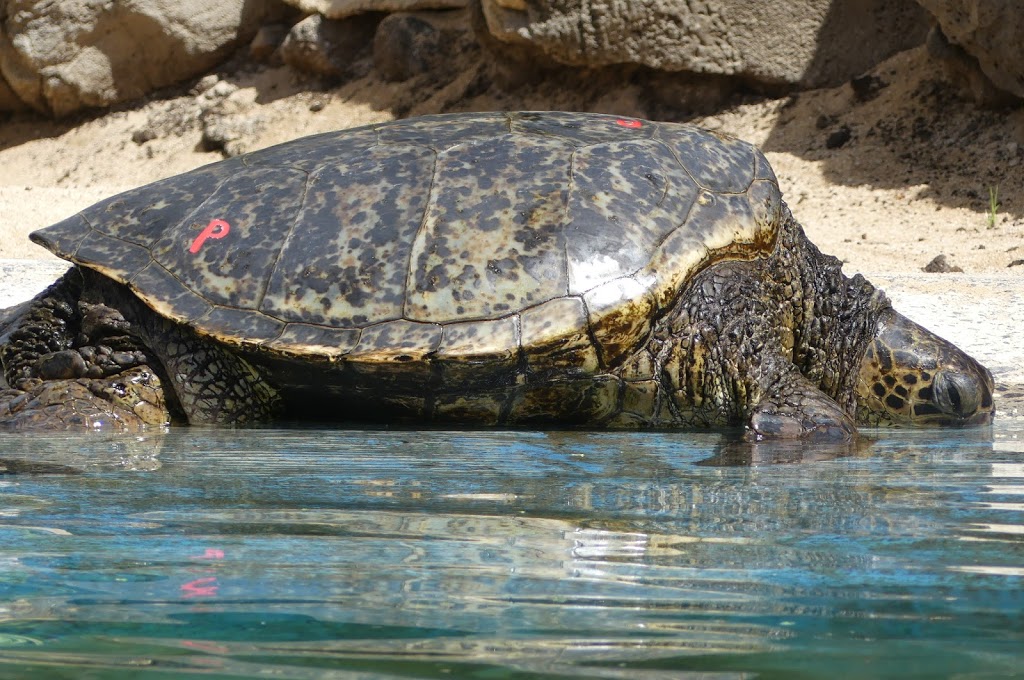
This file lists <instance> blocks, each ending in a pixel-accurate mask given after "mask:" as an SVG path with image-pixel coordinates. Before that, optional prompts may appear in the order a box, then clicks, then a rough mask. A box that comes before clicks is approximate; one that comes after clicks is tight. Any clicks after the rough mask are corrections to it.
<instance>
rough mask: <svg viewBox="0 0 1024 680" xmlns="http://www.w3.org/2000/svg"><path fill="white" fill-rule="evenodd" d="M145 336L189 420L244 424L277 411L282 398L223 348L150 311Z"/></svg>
mask: <svg viewBox="0 0 1024 680" xmlns="http://www.w3.org/2000/svg"><path fill="white" fill-rule="evenodd" d="M148 322H149V323H147V324H144V325H145V326H147V329H146V330H147V340H148V341H149V344H150V345H151V346H152V347H153V348H154V351H155V352H156V353H157V355H158V356H159V358H160V361H161V363H162V364H163V367H164V370H165V371H166V372H167V375H168V377H169V378H170V380H171V382H172V384H173V389H174V391H175V394H176V396H177V401H178V404H179V406H180V407H181V410H182V411H183V412H184V414H185V417H186V418H188V421H189V423H191V424H193V425H196V424H200V423H203V424H222V425H230V424H244V423H256V422H265V421H269V420H271V419H272V418H273V416H275V415H278V413H279V411H280V410H281V398H280V396H279V395H278V393H277V390H275V389H274V388H273V387H272V386H271V385H270V384H269V383H267V381H266V380H265V379H264V378H263V376H262V375H261V374H260V372H259V371H258V370H257V369H256V368H255V367H254V366H253V365H252V364H250V363H249V362H248V361H246V360H245V359H243V358H242V357H240V356H238V355H237V354H234V353H233V352H231V351H230V350H228V349H227V348H225V347H223V346H221V345H218V344H216V343H212V342H210V341H208V340H207V341H204V340H202V339H201V338H199V337H198V336H197V335H196V334H195V332H193V331H192V330H191V329H189V328H187V327H185V326H182V325H180V324H176V323H174V322H172V321H168V320H166V319H164V318H162V317H158V316H156V315H155V314H154V315H150V318H149V319H148Z"/></svg>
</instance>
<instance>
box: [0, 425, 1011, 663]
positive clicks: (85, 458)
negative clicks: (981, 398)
mask: <svg viewBox="0 0 1024 680" xmlns="http://www.w3.org/2000/svg"><path fill="white" fill-rule="evenodd" d="M868 435H869V436H870V437H871V438H872V439H873V440H874V441H873V442H871V443H870V445H866V446H863V447H860V448H858V449H856V450H853V451H838V452H829V451H824V452H822V451H810V452H808V451H802V450H799V449H793V448H772V447H765V448H761V449H757V450H754V451H751V450H749V449H743V448H742V447H736V446H730V445H726V444H724V443H723V442H724V440H723V438H722V437H721V436H719V435H714V434H696V435H695V434H597V433H594V434H591V433H586V434H580V433H565V432H546V433H544V432H439V431H429V432H418V431H351V430H349V431H324V430H240V431H231V430H176V431H174V432H172V433H169V434H164V435H151V436H146V437H141V438H139V437H109V436H87V437H81V436H79V437H49V438H42V437H38V436H33V437H25V436H14V435H5V436H0V466H2V467H3V468H4V469H6V471H7V473H8V474H4V475H2V476H0V678H27V677H28V678H76V679H77V678H143V677H145V678H149V677H153V678H158V677H159V678H166V677H179V676H187V675H195V676H202V677H206V678H261V677H268V678H270V677H273V678H453V677H461V678H481V679H489V678H541V677H545V678H546V677H566V678H569V677H572V678H629V679H630V680H643V679H645V678H684V679H685V678H737V677H760V678H814V677H828V678H839V677H841V678H888V677H891V678H896V677H898V678H926V677H929V678H930V677H961V678H995V677H1012V676H1014V675H1018V676H1024V425H1021V424H1020V422H1019V421H1017V422H1013V421H1010V422H1009V424H1006V423H997V425H996V426H995V428H994V429H985V430H981V431H970V432H950V431H937V430H935V431H925V432H915V431H908V430H893V431H872V432H869V433H868ZM836 454H842V455H840V457H835V456H836ZM773 460H784V461H791V462H788V463H781V464H771V463H770V461H773ZM797 460H801V462H792V461H797ZM737 462H740V463H745V464H738V465H736V464H734V465H724V463H737Z"/></svg>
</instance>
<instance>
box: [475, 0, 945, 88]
mask: <svg viewBox="0 0 1024 680" xmlns="http://www.w3.org/2000/svg"><path fill="white" fill-rule="evenodd" d="M478 2H480V3H481V4H480V13H481V14H482V17H483V21H482V24H483V27H484V30H485V31H486V33H487V34H488V35H489V36H490V37H492V38H493V39H494V40H496V41H498V42H500V43H504V44H506V45H508V46H510V47H516V48H529V49H530V50H531V51H532V52H533V54H534V55H535V56H536V57H537V58H539V59H541V60H548V61H550V60H554V61H556V62H559V63H561V64H567V65H574V66H608V65H612V64H637V65H642V66H647V67H650V68H654V69H660V70H665V71H689V72H693V73H701V74H717V75H724V76H731V77H736V78H737V79H742V80H745V81H747V82H750V81H755V82H758V83H761V84H764V85H767V86H801V87H819V86H826V85H838V84H839V83H842V82H844V81H846V80H849V79H850V78H852V77H854V76H857V75H860V74H861V73H863V72H864V71H866V70H868V69H869V68H870V67H872V66H874V65H875V64H877V63H878V62H880V61H881V60H882V59H884V58H886V57H888V56H890V55H892V54H893V53H895V52H897V51H900V50H903V49H908V48H910V47H914V46H916V45H919V44H921V43H922V42H923V41H924V38H925V36H926V34H927V31H928V24H927V14H926V13H925V12H924V11H923V10H922V8H921V7H919V6H918V5H916V4H915V3H914V1H913V0H794V1H793V2H779V3H765V2H746V1H745V0H706V1H705V2H700V3H694V2H673V1H672V0H636V1H635V2H620V1H618V0H590V1H589V2H583V1H582V0H478ZM481 42H482V44H484V45H487V41H486V40H481ZM513 56H517V55H513ZM499 57H500V55H499Z"/></svg>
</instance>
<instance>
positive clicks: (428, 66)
mask: <svg viewBox="0 0 1024 680" xmlns="http://www.w3.org/2000/svg"><path fill="white" fill-rule="evenodd" d="M445 42H446V40H445V37H444V35H443V33H442V31H441V30H440V29H439V28H437V27H436V26H434V25H433V24H431V23H430V22H429V21H427V20H426V19H425V18H422V17H419V16H416V15H414V14H392V15H390V16H388V17H385V18H384V20H383V21H381V22H380V25H379V26H378V27H377V33H376V35H374V38H373V65H374V67H375V68H376V69H377V72H378V73H379V74H380V75H381V77H382V78H384V80H391V81H399V80H408V79H409V78H411V77H413V76H416V75H419V74H421V73H427V72H428V71H439V70H442V69H443V68H444V66H445V62H446V61H447V54H446V50H445V49H444V45H445Z"/></svg>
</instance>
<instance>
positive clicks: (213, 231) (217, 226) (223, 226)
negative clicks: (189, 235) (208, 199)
mask: <svg viewBox="0 0 1024 680" xmlns="http://www.w3.org/2000/svg"><path fill="white" fill-rule="evenodd" d="M229 231H231V225H230V224H228V223H227V222H225V221H224V220H218V219H212V220H210V223H209V224H207V225H206V227H204V228H203V230H202V231H201V232H199V235H198V236H196V238H195V240H194V241H192V245H190V246H189V247H188V252H190V253H192V254H193V255H195V254H196V253H198V252H199V249H200V248H202V247H203V244H204V243H206V239H210V238H224V237H225V236H227V235H228V232H229Z"/></svg>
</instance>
